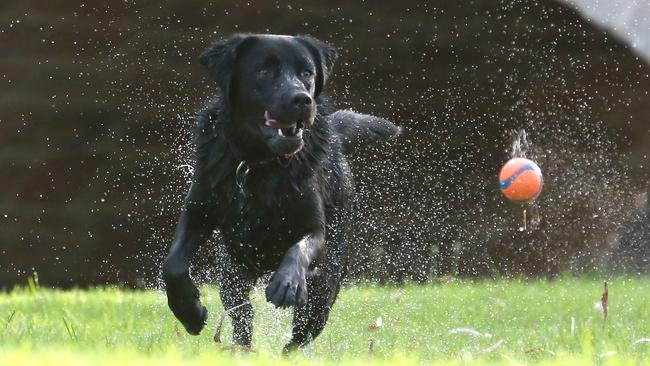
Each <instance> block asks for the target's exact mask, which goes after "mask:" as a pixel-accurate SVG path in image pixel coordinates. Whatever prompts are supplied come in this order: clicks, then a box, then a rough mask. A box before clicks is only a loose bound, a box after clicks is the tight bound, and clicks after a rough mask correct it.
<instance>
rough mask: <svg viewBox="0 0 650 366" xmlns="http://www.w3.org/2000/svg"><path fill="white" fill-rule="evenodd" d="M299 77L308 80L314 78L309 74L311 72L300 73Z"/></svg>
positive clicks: (312, 74)
mask: <svg viewBox="0 0 650 366" xmlns="http://www.w3.org/2000/svg"><path fill="white" fill-rule="evenodd" d="M300 76H302V77H303V78H305V79H309V78H311V77H312V76H314V73H313V72H311V70H305V71H303V72H301V73H300Z"/></svg>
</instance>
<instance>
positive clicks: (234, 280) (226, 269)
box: [220, 254, 256, 347]
mask: <svg viewBox="0 0 650 366" xmlns="http://www.w3.org/2000/svg"><path fill="white" fill-rule="evenodd" d="M221 268H222V269H221V271H220V275H221V276H220V277H221V279H220V282H221V283H220V285H221V286H220V295H221V303H222V304H223V308H224V310H230V309H232V310H230V311H229V312H228V315H229V316H230V318H231V319H232V325H233V343H234V344H236V345H239V346H244V347H250V345H251V338H252V334H253V315H254V313H253V306H252V305H251V303H250V300H249V294H250V291H251V289H252V288H253V285H254V284H255V280H256V279H255V278H251V277H250V276H247V272H246V269H245V268H243V267H242V266H241V265H240V264H238V263H236V262H235V261H233V260H231V258H230V255H228V254H225V255H224V256H223V257H222V263H221Z"/></svg>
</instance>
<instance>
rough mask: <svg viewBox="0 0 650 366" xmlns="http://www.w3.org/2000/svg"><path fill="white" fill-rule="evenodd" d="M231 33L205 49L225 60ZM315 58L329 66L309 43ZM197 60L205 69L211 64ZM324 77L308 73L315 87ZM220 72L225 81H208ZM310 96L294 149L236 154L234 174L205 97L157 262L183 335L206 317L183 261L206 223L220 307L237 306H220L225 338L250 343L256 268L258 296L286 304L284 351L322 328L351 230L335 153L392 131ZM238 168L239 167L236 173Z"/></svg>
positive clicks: (216, 114) (231, 143)
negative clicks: (262, 282)
mask: <svg viewBox="0 0 650 366" xmlns="http://www.w3.org/2000/svg"><path fill="white" fill-rule="evenodd" d="M241 37H244V36H241V35H238V36H234V37H232V38H230V39H228V40H226V41H222V42H219V43H217V44H216V45H213V47H212V48H211V49H209V50H208V51H206V52H207V53H210V52H217V55H218V56H217V57H222V58H223V57H224V56H223V54H224V52H225V53H226V54H227V55H226V57H231V58H232V59H235V58H234V56H232V55H230V56H228V54H229V53H230V52H234V50H233V47H236V45H237V42H235V41H233V39H238V40H239V42H241V39H242V38H241ZM308 40H313V39H311V38H308ZM272 41H273V40H272V39H271V40H269V42H272ZM310 44H311V46H312V47H313V46H316V47H319V46H320V47H324V45H323V44H321V43H318V42H312V43H310ZM215 49H217V51H215ZM204 55H205V54H204ZM325 55H327V56H325ZM315 57H318V58H319V59H318V60H317V64H318V65H322V67H323V68H324V69H323V70H321V72H323V73H325V72H330V71H331V65H332V64H333V60H334V58H335V54H332V50H331V49H328V48H325V49H322V50H319V51H318V53H316V56H315ZM328 58H329V59H328ZM222 61H223V60H222ZM206 63H207V65H206V66H207V67H208V69H209V70H210V69H211V68H212V69H214V68H217V66H218V65H213V64H212V63H214V62H212V61H211V62H206ZM328 63H329V64H330V65H329V67H328V65H327V64H328ZM220 66H221V68H220V69H219V70H218V71H217V70H212V74H213V76H215V79H217V81H218V82H219V84H220V86H221V89H222V91H223V92H224V93H225V94H227V92H226V90H227V89H228V87H226V86H225V85H228V86H229V85H230V84H229V80H228V78H229V77H232V76H224V75H227V74H228V70H224V66H223V63H221V64H220ZM230 67H232V65H230ZM325 68H327V70H325ZM326 76H327V75H324V74H323V75H318V77H319V78H320V80H321V85H319V86H320V88H322V87H323V85H324V81H325V80H326ZM222 77H225V78H226V80H218V78H222ZM314 97H315V101H316V103H317V112H316V117H315V119H314V124H313V125H312V126H311V127H310V128H309V129H308V130H305V132H304V135H303V140H304V148H303V149H302V150H300V151H299V152H298V153H296V154H295V155H294V156H292V157H291V158H290V159H284V158H281V157H277V158H271V159H264V160H258V161H248V162H244V164H243V165H242V167H241V169H240V173H239V174H237V168H238V167H239V166H240V164H242V157H241V156H242V155H241V153H240V151H239V149H238V146H237V141H236V139H232V138H230V136H231V135H230V134H229V133H228V132H227V129H228V126H236V124H232V123H233V122H236V121H232V120H231V111H230V103H228V101H227V98H226V100H225V99H224V97H222V96H217V97H215V98H214V99H213V100H212V102H211V103H210V104H209V106H208V107H207V108H206V109H205V110H203V111H202V112H201V113H200V114H199V116H198V123H197V128H196V134H195V143H196V163H195V167H194V174H193V179H192V185H191V187H190V191H189V192H188V195H187V199H186V204H185V207H184V209H183V212H182V213H181V217H180V219H179V223H178V226H177V230H176V237H175V239H174V244H173V245H172V248H171V249H170V254H169V256H168V257H167V259H166V260H165V263H164V265H163V279H164V281H165V284H166V290H167V295H168V303H169V306H170V308H171V309H172V311H173V312H174V314H175V315H176V317H177V318H178V319H179V320H180V321H181V322H182V324H183V325H184V326H185V328H186V329H187V331H188V332H189V333H191V334H198V333H199V332H200V331H201V329H202V328H203V327H204V325H205V321H206V319H207V310H206V309H205V307H203V305H202V304H201V302H200V300H199V293H198V290H197V288H196V286H195V285H194V283H193V282H192V280H191V278H190V275H189V267H190V260H191V258H192V256H193V254H194V253H195V252H196V249H197V248H198V246H199V245H201V244H202V243H204V242H205V241H206V240H207V239H208V237H209V236H210V235H211V233H212V230H213V229H214V228H218V229H219V230H220V231H221V234H222V236H223V238H224V245H225V248H226V251H225V253H224V255H223V257H222V258H221V263H220V268H221V271H220V285H221V300H222V302H223V305H224V308H225V309H230V308H233V307H236V306H239V305H242V304H244V305H243V306H240V307H238V308H237V309H235V310H233V311H232V312H231V313H230V315H231V317H232V319H233V326H234V341H235V343H237V344H240V345H244V346H249V345H250V343H251V332H252V318H253V308H252V306H251V305H250V304H248V303H247V302H248V294H249V292H250V290H251V288H252V286H253V285H254V284H255V282H256V280H257V279H258V278H260V277H261V276H262V275H264V274H265V273H274V274H273V277H272V279H271V284H270V285H269V286H268V287H267V289H266V295H267V300H268V301H270V302H272V303H274V304H275V305H276V306H281V307H286V306H294V307H295V311H294V321H293V323H294V329H293V338H292V340H291V342H290V343H289V344H288V345H287V346H286V347H285V350H291V349H293V348H295V347H298V346H301V345H304V344H306V343H308V342H309V341H311V340H312V339H314V338H315V337H316V336H318V334H320V332H321V331H322V329H323V327H324V326H325V323H326V322H327V318H328V316H329V312H330V309H331V308H332V306H333V304H334V301H335V299H336V296H337V294H338V291H339V288H340V285H341V281H342V279H343V277H344V276H345V272H346V266H347V262H348V255H349V254H348V253H349V245H350V244H349V239H350V235H351V230H352V223H351V221H350V220H351V217H352V197H353V193H354V188H353V180H352V174H351V172H350V168H349V165H348V162H347V160H346V157H345V155H344V153H345V151H347V150H348V148H349V147H351V146H353V145H356V144H358V143H360V142H362V141H364V140H366V141H369V140H384V139H388V138H391V137H393V136H396V135H397V134H398V133H399V128H397V127H395V125H393V124H392V123H390V122H388V121H385V120H382V119H380V118H377V117H373V116H368V115H362V114H358V113H354V112H350V111H344V112H343V111H339V112H336V113H334V114H332V110H331V109H330V107H329V105H328V104H329V103H328V102H327V99H326V97H325V96H324V95H323V94H322V93H320V90H318V91H317V95H315V96H314ZM246 169H249V172H248V174H243V173H242V172H243V171H244V170H246ZM297 243H302V246H300V245H299V244H297ZM285 287H286V290H285Z"/></svg>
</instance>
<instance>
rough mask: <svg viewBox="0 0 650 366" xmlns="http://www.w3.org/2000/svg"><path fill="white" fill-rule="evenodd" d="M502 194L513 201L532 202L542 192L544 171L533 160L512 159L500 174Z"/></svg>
mask: <svg viewBox="0 0 650 366" xmlns="http://www.w3.org/2000/svg"><path fill="white" fill-rule="evenodd" d="M499 183H500V185H501V192H503V195H504V196H506V198H508V199H510V200H512V201H532V200H534V199H535V198H537V197H538V196H539V194H540V193H541V192H542V186H543V185H544V178H543V177H542V170H541V169H539V166H537V164H535V162H533V161H532V160H529V159H526V158H514V159H510V160H509V161H508V162H507V163H505V165H504V166H503V168H501V172H500V173H499Z"/></svg>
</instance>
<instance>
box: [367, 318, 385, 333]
mask: <svg viewBox="0 0 650 366" xmlns="http://www.w3.org/2000/svg"><path fill="white" fill-rule="evenodd" d="M383 326H384V321H383V320H382V319H381V317H379V318H377V319H376V320H375V322H374V323H372V324H370V325H368V331H369V332H374V331H376V330H379V329H381V328H382V327H383Z"/></svg>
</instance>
